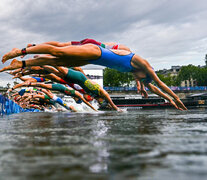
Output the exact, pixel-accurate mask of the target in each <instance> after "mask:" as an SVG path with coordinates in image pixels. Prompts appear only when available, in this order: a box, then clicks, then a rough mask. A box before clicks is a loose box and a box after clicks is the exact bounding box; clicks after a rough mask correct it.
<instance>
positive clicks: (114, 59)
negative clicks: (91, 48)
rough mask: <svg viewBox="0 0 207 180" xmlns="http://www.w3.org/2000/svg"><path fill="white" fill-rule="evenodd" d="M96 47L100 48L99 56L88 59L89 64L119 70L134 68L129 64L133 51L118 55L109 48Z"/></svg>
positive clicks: (125, 70) (130, 70) (126, 70)
mask: <svg viewBox="0 0 207 180" xmlns="http://www.w3.org/2000/svg"><path fill="white" fill-rule="evenodd" d="M98 47H99V48H100V49H101V56H100V57H99V58H98V59H95V60H89V62H90V63H91V64H96V65H101V66H106V67H109V68H112V69H116V70H118V71H121V72H132V71H133V70H134V68H133V67H132V65H131V60H132V57H133V56H134V53H130V54H127V55H118V54H116V53H114V52H113V51H111V50H108V49H104V48H102V47H101V46H98Z"/></svg>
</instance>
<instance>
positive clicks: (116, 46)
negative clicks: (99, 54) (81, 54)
mask: <svg viewBox="0 0 207 180" xmlns="http://www.w3.org/2000/svg"><path fill="white" fill-rule="evenodd" d="M84 44H95V45H98V46H101V47H103V48H106V49H118V48H119V45H118V44H115V45H106V44H103V43H101V42H98V41H96V40H94V39H83V40H81V41H71V45H84Z"/></svg>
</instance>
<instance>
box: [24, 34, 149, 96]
mask: <svg viewBox="0 0 207 180" xmlns="http://www.w3.org/2000/svg"><path fill="white" fill-rule="evenodd" d="M43 44H49V45H53V46H56V47H64V46H71V45H84V44H95V45H99V46H101V47H103V48H106V49H118V50H126V51H130V52H131V50H130V49H129V48H128V47H127V46H125V45H123V44H117V43H115V42H107V43H101V42H98V41H96V40H94V39H89V38H87V39H83V40H81V41H69V42H65V43H64V42H57V41H50V42H45V43H43ZM31 46H36V45H35V44H28V45H27V47H31ZM21 57H22V58H23V57H24V55H22V56H21ZM36 57H37V55H36ZM74 70H77V67H76V69H74ZM81 72H82V73H83V74H84V72H83V71H81ZM84 75H85V74H84ZM135 80H136V84H137V92H138V93H140V94H141V95H142V96H144V97H145V98H148V93H147V91H146V90H145V87H144V84H143V82H140V81H139V80H137V79H136V78H135Z"/></svg>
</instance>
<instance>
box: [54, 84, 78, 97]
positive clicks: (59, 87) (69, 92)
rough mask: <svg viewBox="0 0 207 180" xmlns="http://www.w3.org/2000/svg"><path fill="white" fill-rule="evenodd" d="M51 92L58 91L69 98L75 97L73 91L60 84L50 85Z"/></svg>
mask: <svg viewBox="0 0 207 180" xmlns="http://www.w3.org/2000/svg"><path fill="white" fill-rule="evenodd" d="M52 90H56V91H60V92H62V93H65V94H67V95H69V96H72V97H76V95H75V90H74V89H73V90H70V89H68V88H66V87H65V86H63V85H62V84H52Z"/></svg>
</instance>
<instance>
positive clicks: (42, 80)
mask: <svg viewBox="0 0 207 180" xmlns="http://www.w3.org/2000/svg"><path fill="white" fill-rule="evenodd" d="M32 78H33V79H35V80H36V81H37V82H44V81H46V79H45V78H43V77H32Z"/></svg>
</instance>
